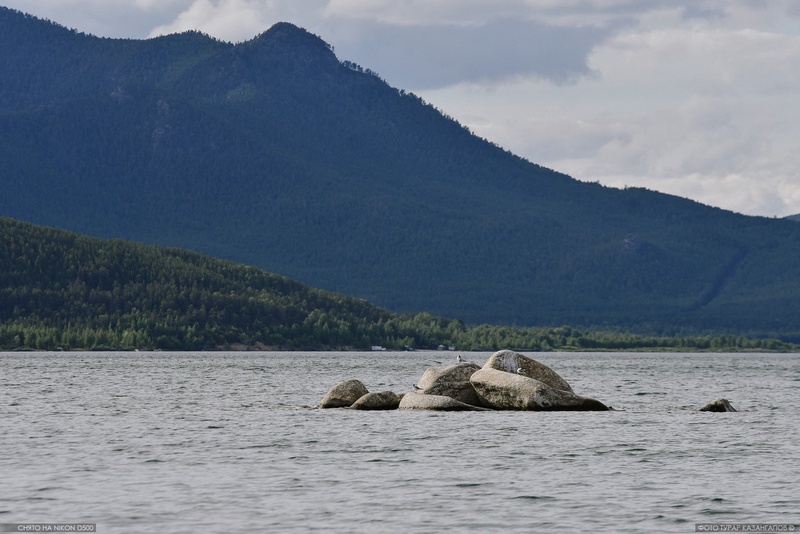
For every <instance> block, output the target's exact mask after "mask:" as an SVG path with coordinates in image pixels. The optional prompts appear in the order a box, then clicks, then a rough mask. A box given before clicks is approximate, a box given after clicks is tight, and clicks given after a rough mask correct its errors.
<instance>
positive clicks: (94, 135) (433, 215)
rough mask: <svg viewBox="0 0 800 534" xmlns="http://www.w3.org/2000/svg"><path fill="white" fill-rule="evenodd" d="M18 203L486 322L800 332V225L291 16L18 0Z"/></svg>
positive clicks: (9, 104) (9, 73)
mask: <svg viewBox="0 0 800 534" xmlns="http://www.w3.org/2000/svg"><path fill="white" fill-rule="evenodd" d="M0 160H2V161H3V165H2V168H0V189H1V190H2V191H3V193H2V195H0V215H6V216H12V217H14V218H17V219H22V220H27V221H32V222H36V223H40V224H47V225H50V226H56V227H61V228H66V229H70V230H74V231H80V232H84V233H88V234H91V235H96V236H100V237H121V238H125V239H131V240H136V241H144V242H150V243H156V244H162V245H171V246H180V247H185V248H191V249H194V250H198V251H203V252H206V253H209V254H212V255H215V256H219V257H225V258H229V259H234V260H236V261H239V262H243V263H247V264H252V265H257V266H259V267H262V268H265V269H267V270H269V271H273V272H278V273H281V274H284V275H287V276H291V277H292V278H295V279H299V280H302V281H303V282H305V283H308V284H311V285H313V286H316V287H324V288H326V289H331V290H335V291H340V292H344V293H348V294H352V295H356V296H359V297H365V298H367V299H369V300H370V301H371V302H374V303H376V304H378V305H380V306H383V307H387V308H390V309H392V310H397V311H415V312H417V311H423V310H424V311H430V312H432V313H435V314H441V315H447V316H451V317H458V318H460V319H463V320H466V321H468V322H473V323H478V322H488V323H506V324H522V325H539V324H553V325H560V324H570V325H574V326H577V325H601V326H622V327H628V328H630V327H638V328H642V329H645V330H655V331H663V332H672V331H686V330H701V331H702V330H718V331H733V332H742V333H748V334H753V333H756V334H758V333H770V334H779V335H781V336H783V337H792V336H797V335H798V332H800V306H798V303H800V274H798V271H797V265H800V226H798V225H797V224H796V223H795V222H794V221H789V220H776V219H766V218H755V217H745V216H742V215H737V214H734V213H731V212H727V211H723V210H720V209H715V208H710V207H707V206H703V205H700V204H697V203H695V202H692V201H689V200H685V199H681V198H677V197H673V196H667V195H663V194H658V193H654V192H650V191H646V190H642V189H627V190H624V191H620V190H615V189H610V188H605V187H602V186H600V185H597V184H587V183H581V182H578V181H575V180H573V179H572V178H570V177H568V176H565V175H563V174H559V173H557V172H554V171H551V170H548V169H545V168H542V167H540V166H537V165H535V164H532V163H530V162H527V161H525V160H523V159H521V158H518V157H516V156H514V155H512V154H510V153H508V152H506V151H504V150H502V149H500V148H498V147H496V146H494V145H492V144H491V143H488V142H486V141H484V140H481V139H479V138H477V137H475V136H473V135H472V134H470V132H469V131H467V130H466V129H464V128H462V127H461V126H460V125H459V124H458V123H456V122H455V121H453V120H451V119H449V118H447V117H444V116H442V115H441V114H440V113H439V112H437V111H436V110H435V109H434V108H432V107H431V106H428V105H426V104H425V103H424V102H422V101H421V100H420V99H419V98H417V97H416V96H414V95H412V94H408V93H405V92H403V91H402V90H397V89H395V88H392V87H390V86H388V85H387V84H385V83H384V82H383V81H382V80H381V79H379V78H378V77H377V76H375V75H374V74H373V73H371V72H369V71H364V70H363V69H362V68H360V67H358V66H356V65H353V64H350V63H346V62H344V63H343V62H340V61H339V60H338V59H337V58H336V56H335V55H334V53H333V51H332V50H331V48H330V47H329V46H328V45H327V44H326V43H324V42H323V41H322V40H320V39H319V38H317V37H315V36H313V35H310V34H309V33H307V32H305V31H304V30H302V29H299V28H297V27H295V26H292V25H290V24H285V23H282V24H278V25H276V26H274V27H273V28H271V29H270V30H269V31H267V32H265V33H264V34H262V35H260V36H258V37H256V38H255V39H253V40H252V41H248V42H245V43H242V44H238V45H232V44H228V43H222V42H219V41H215V40H213V39H211V38H209V37H207V36H204V35H202V34H198V33H191V32H190V33H184V34H180V35H172V36H167V37H162V38H157V39H150V40H145V41H136V40H113V39H100V38H96V37H92V36H88V35H83V34H77V33H75V32H72V31H70V30H67V29H65V28H62V27H59V26H57V25H54V24H52V23H49V22H46V21H41V20H38V19H35V18H32V17H29V16H25V15H23V14H21V13H18V12H15V11H11V10H8V9H4V8H0Z"/></svg>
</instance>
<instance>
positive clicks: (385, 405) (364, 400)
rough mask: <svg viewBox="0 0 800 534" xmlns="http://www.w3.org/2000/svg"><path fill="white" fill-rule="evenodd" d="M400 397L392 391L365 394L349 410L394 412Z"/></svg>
mask: <svg viewBox="0 0 800 534" xmlns="http://www.w3.org/2000/svg"><path fill="white" fill-rule="evenodd" d="M402 398H403V396H402V395H398V394H397V393H395V392H394V391H376V392H374V393H367V394H366V395H363V396H362V397H360V398H359V399H358V400H357V401H355V402H354V403H353V404H352V405H351V406H350V409H352V410H395V409H397V407H398V406H399V405H400V399H402Z"/></svg>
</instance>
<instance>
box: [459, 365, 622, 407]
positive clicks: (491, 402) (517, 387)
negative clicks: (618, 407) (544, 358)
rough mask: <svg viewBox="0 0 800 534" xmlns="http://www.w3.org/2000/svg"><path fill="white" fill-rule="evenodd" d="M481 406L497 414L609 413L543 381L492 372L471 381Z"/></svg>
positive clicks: (592, 401)
mask: <svg viewBox="0 0 800 534" xmlns="http://www.w3.org/2000/svg"><path fill="white" fill-rule="evenodd" d="M470 382H472V386H473V387H474V388H475V391H476V392H477V394H478V397H479V398H480V400H481V405H483V406H486V407H488V408H493V409H495V410H549V411H553V410H574V411H606V410H608V407H607V406H606V405H605V404H603V403H602V402H600V401H598V400H595V399H592V398H589V397H582V396H580V395H576V394H575V393H573V392H572V391H566V390H563V389H555V388H553V387H550V386H548V385H547V384H545V383H544V382H542V381H540V380H536V379H533V378H529V377H527V376H523V375H520V374H517V373H508V372H506V371H499V370H497V369H493V368H486V367H484V368H483V369H481V370H479V371H476V372H475V374H473V375H472V378H470Z"/></svg>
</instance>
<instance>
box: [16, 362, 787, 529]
mask: <svg viewBox="0 0 800 534" xmlns="http://www.w3.org/2000/svg"><path fill="white" fill-rule="evenodd" d="M462 354H463V356H464V357H465V359H466V360H468V361H475V362H476V363H479V364H481V365H482V364H483V363H484V362H485V360H486V359H487V357H488V356H489V353H462ZM529 355H530V356H532V357H534V358H536V359H538V360H539V361H541V362H543V363H545V364H547V365H550V366H551V367H552V368H553V369H555V370H556V371H557V372H558V373H559V374H560V375H561V376H563V377H564V378H565V379H566V380H567V381H568V382H570V384H571V385H572V386H573V389H574V390H575V391H576V392H577V393H579V394H583V395H588V396H591V397H595V398H597V399H599V400H601V401H603V402H605V403H606V404H610V405H612V406H614V407H615V408H617V409H618V410H619V411H614V412H608V413H604V412H556V413H544V412H489V413H485V412H463V413H434V412H416V411H389V412H356V411H349V410H318V409H316V408H315V407H316V405H317V404H318V402H319V401H320V399H321V398H322V396H323V395H324V394H325V392H326V391H327V390H328V389H329V388H330V387H332V386H333V385H334V384H336V383H337V382H339V381H341V380H344V379H348V378H358V379H360V380H361V381H363V382H364V383H365V384H366V386H367V387H368V388H369V389H370V390H371V391H381V390H386V389H390V390H393V391H396V392H405V391H408V390H409V389H411V385H412V384H413V383H415V382H416V381H417V380H418V378H419V377H420V376H421V375H422V373H423V371H424V370H425V368H426V367H428V366H433V365H441V364H445V363H447V364H449V363H450V362H451V361H452V362H454V361H455V355H454V354H453V353H449V352H414V353H298V352H293V353H235V352H234V353H165V352H158V353H141V352H139V353H0V451H2V455H0V482H1V483H0V523H23V522H37V523H42V522H69V523H77V522H90V523H97V528H98V532H101V533H132V532H151V533H152V532H170V533H180V532H186V533H190V532H192V533H193V532H370V533H372V532H404V533H406V532H411V533H414V532H442V531H447V532H553V531H563V532H575V531H578V530H582V531H587V532H693V531H694V524H695V523H701V522H702V523H705V522H720V523H722V522H725V523H730V522H735V523H739V522H758V523H795V524H798V523H800V497H799V496H798V495H800V492H799V491H798V490H800V483H799V482H798V481H800V447H799V446H798V438H799V437H800V435H799V434H800V431H799V430H798V429H800V415H798V414H800V400H798V386H800V355H796V354H632V353H599V354H597V353H595V354H592V353H536V354H529ZM718 397H726V398H728V399H729V400H730V401H731V403H732V404H733V405H734V406H735V407H736V408H737V409H738V410H740V411H739V412H737V413H725V414H711V413H701V412H698V411H697V410H698V409H699V408H700V407H702V406H703V405H704V404H706V403H707V402H709V401H711V400H714V399H716V398H718Z"/></svg>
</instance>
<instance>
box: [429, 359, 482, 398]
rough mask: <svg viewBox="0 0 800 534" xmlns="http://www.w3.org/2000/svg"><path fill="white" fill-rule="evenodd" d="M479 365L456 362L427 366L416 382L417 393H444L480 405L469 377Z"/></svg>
mask: <svg viewBox="0 0 800 534" xmlns="http://www.w3.org/2000/svg"><path fill="white" fill-rule="evenodd" d="M479 369H480V366H478V365H477V364H474V363H456V364H454V365H448V366H446V367H428V368H427V369H426V370H425V372H424V373H423V374H422V378H420V379H419V381H418V382H417V384H416V386H415V387H416V388H417V393H423V394H425V395H444V396H446V397H450V398H453V399H455V400H457V401H460V402H463V403H465V404H471V405H473V406H480V399H478V395H477V393H475V388H473V387H472V384H471V383H470V381H469V379H470V377H471V376H472V374H473V373H475V371H477V370H479Z"/></svg>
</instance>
